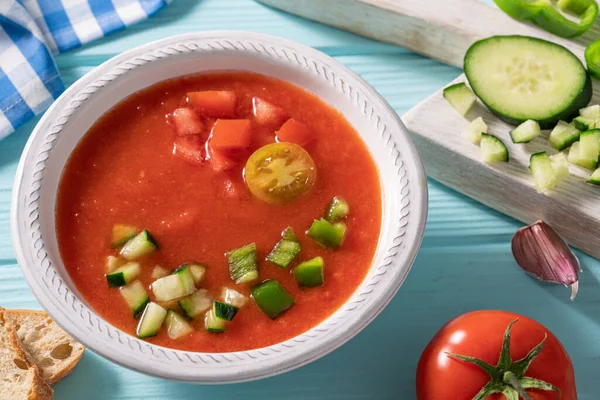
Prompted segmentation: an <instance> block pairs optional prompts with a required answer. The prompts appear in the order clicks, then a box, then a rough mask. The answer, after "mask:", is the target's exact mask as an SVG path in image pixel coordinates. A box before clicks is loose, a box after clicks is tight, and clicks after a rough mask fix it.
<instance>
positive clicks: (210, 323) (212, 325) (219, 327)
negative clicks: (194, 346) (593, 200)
mask: <svg viewBox="0 0 600 400" xmlns="http://www.w3.org/2000/svg"><path fill="white" fill-rule="evenodd" d="M226 322H227V321H225V320H224V319H221V318H217V316H216V315H215V310H214V309H213V308H211V309H210V310H208V312H207V313H206V317H205V319H204V328H205V329H206V330H207V331H208V332H211V333H222V332H225V323H226Z"/></svg>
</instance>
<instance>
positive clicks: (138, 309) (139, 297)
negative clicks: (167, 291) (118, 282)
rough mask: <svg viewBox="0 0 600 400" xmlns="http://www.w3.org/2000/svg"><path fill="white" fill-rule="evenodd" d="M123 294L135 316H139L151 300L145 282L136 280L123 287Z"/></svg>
mask: <svg viewBox="0 0 600 400" xmlns="http://www.w3.org/2000/svg"><path fill="white" fill-rule="evenodd" d="M121 296H123V298H124V299H125V301H126V302H127V304H128V305H129V308H131V310H132V311H133V318H137V317H139V316H140V314H141V313H142V312H143V311H144V309H145V308H146V304H148V303H149V302H150V296H148V293H147V292H146V288H145V287H144V284H143V283H142V282H141V281H139V280H135V281H133V282H131V283H130V284H129V285H127V286H123V287H122V288H121Z"/></svg>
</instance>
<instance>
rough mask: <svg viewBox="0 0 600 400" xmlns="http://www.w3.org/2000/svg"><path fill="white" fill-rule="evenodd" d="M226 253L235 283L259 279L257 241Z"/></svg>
mask: <svg viewBox="0 0 600 400" xmlns="http://www.w3.org/2000/svg"><path fill="white" fill-rule="evenodd" d="M225 255H226V256H227V262H228V263H229V276H230V277H231V279H232V280H233V281H234V282H235V283H238V284H240V283H247V282H252V281H253V280H256V279H258V261H257V259H256V243H250V244H247V245H246V246H243V247H240V248H239V249H235V250H231V251H228V252H227V253H226V254H225Z"/></svg>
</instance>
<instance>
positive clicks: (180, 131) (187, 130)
mask: <svg viewBox="0 0 600 400" xmlns="http://www.w3.org/2000/svg"><path fill="white" fill-rule="evenodd" d="M169 120H170V122H171V124H173V127H174V128H175V133H177V135H179V136H185V135H197V134H200V133H202V131H203V130H204V124H203V123H202V122H201V121H200V118H198V116H197V115H196V113H195V112H194V110H192V109H191V108H188V107H181V108H178V109H176V110H175V111H173V112H172V113H171V114H170V115H169Z"/></svg>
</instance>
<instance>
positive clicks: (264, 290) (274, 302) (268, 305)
mask: <svg viewBox="0 0 600 400" xmlns="http://www.w3.org/2000/svg"><path fill="white" fill-rule="evenodd" d="M252 298H253V299H254V302H255V303H256V305H257V306H258V308H260V310H261V311H262V312H264V313H265V314H267V316H268V317H269V318H271V319H275V318H277V316H279V315H280V314H281V313H283V312H284V311H286V310H288V309H289V308H290V307H291V306H293V305H294V304H296V302H295V301H294V298H293V297H292V296H290V295H289V293H288V292H286V291H285V289H284V288H283V287H281V285H280V284H279V282H277V281H276V280H275V279H270V280H267V281H264V282H263V283H260V284H258V285H256V286H254V287H253V288H252Z"/></svg>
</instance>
